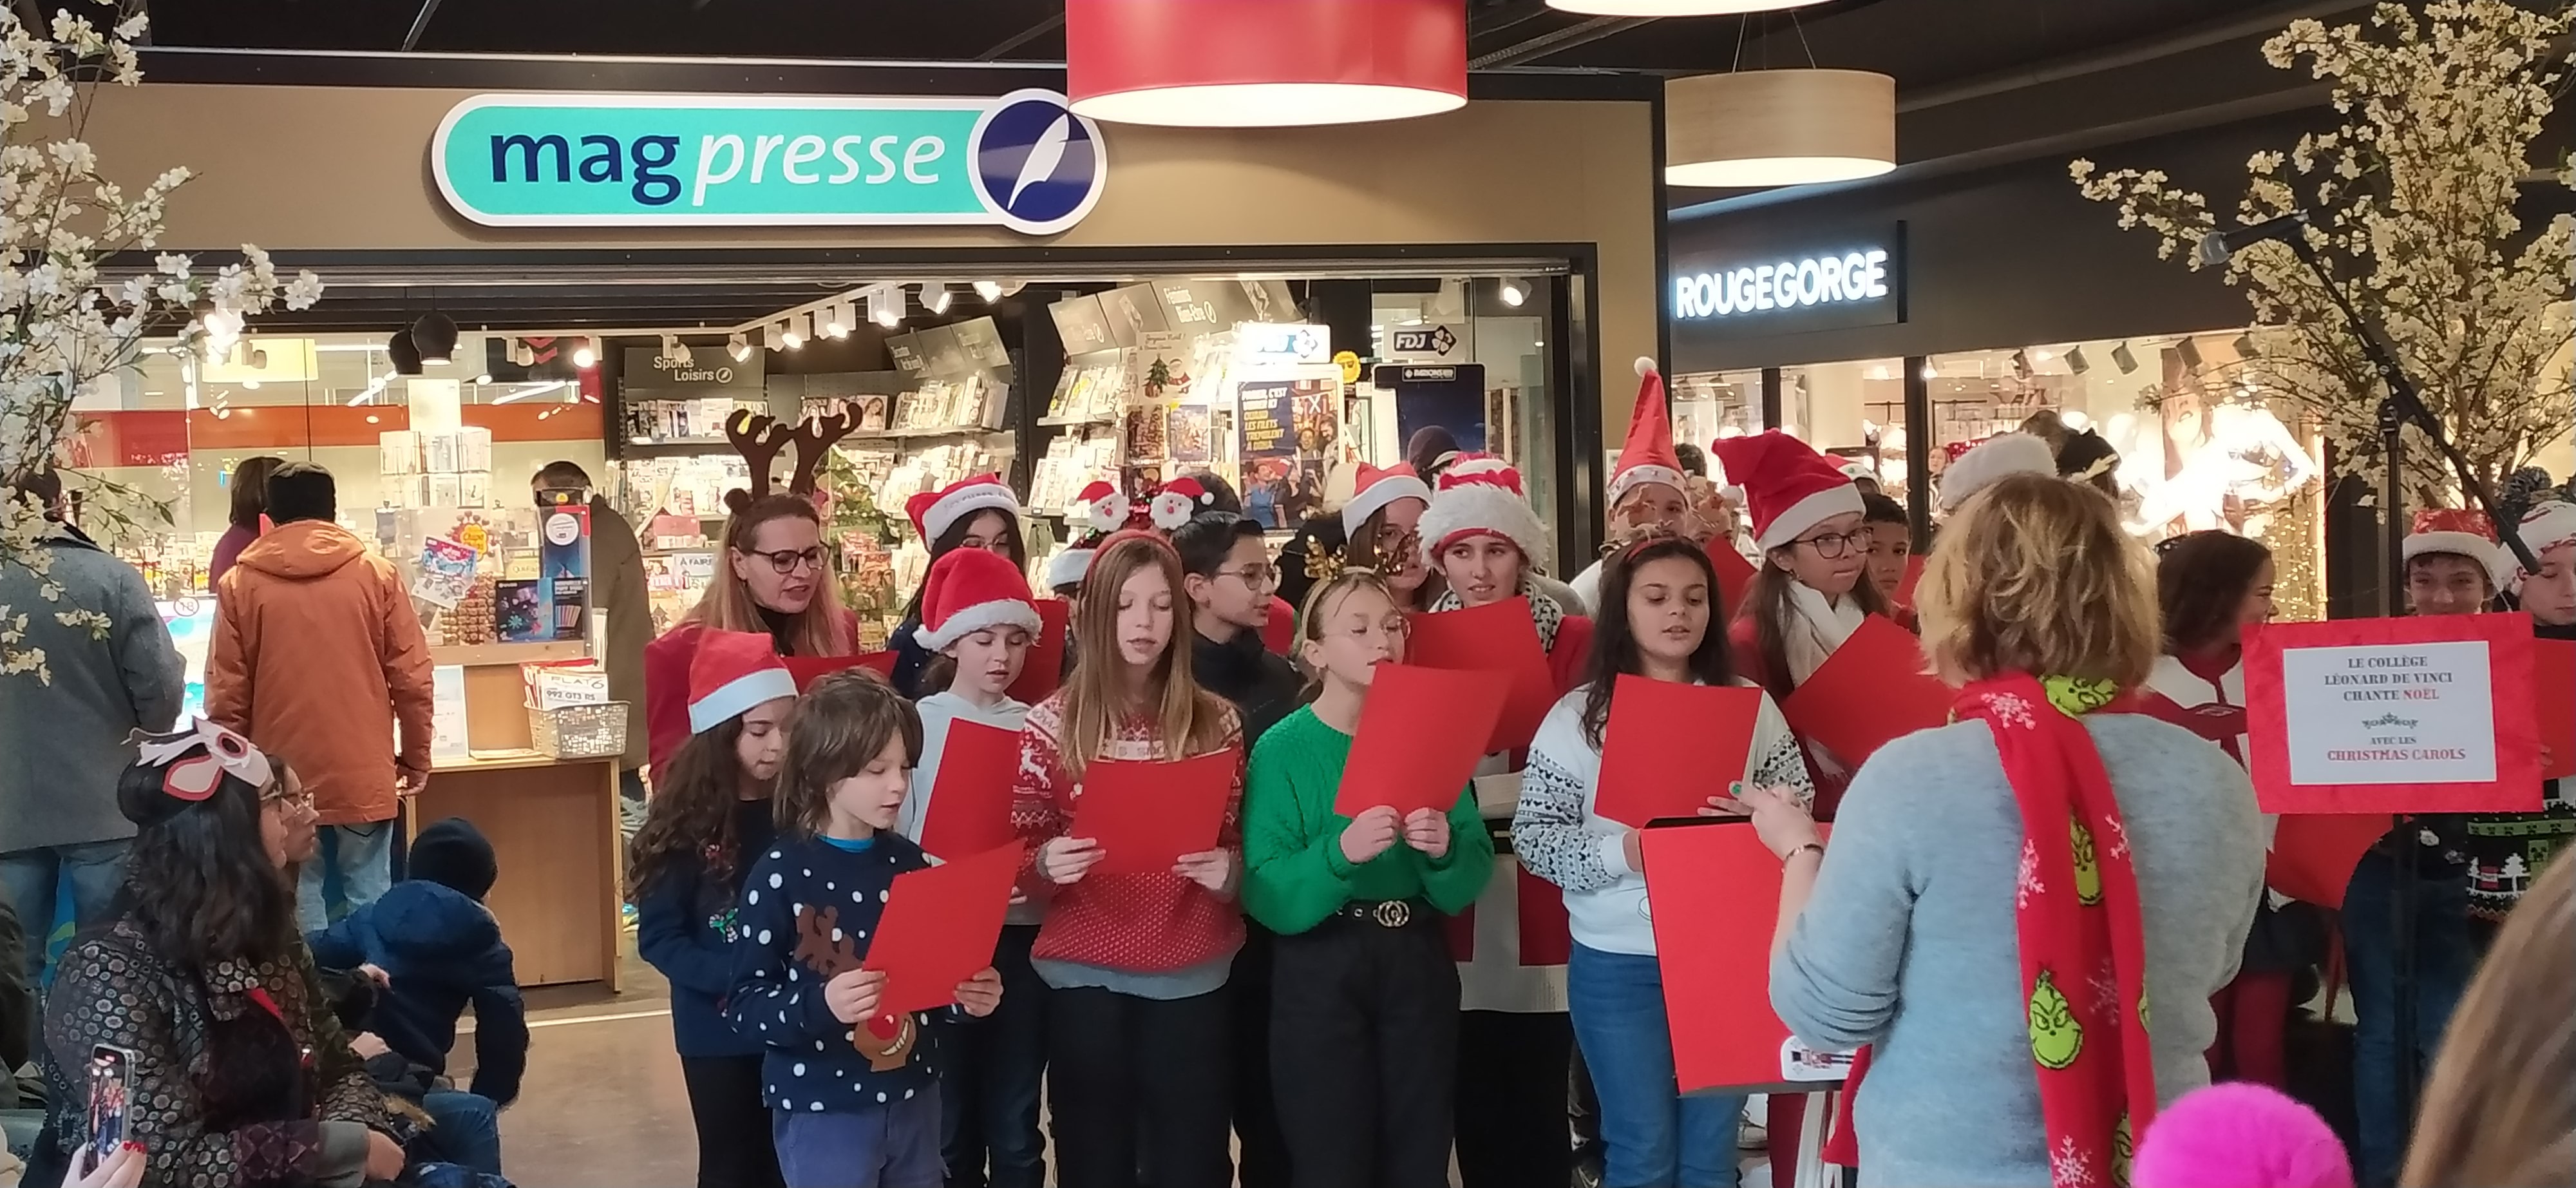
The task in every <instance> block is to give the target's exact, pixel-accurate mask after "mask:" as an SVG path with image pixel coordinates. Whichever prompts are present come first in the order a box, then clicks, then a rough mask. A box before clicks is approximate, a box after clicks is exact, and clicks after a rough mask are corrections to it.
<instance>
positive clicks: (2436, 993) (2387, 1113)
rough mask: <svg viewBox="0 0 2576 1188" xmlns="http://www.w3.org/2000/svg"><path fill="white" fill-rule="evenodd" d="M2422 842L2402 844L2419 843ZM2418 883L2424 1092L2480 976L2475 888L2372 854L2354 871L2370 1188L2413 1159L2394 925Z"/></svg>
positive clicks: (2364, 1143) (2358, 1052)
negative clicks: (2458, 1010)
mask: <svg viewBox="0 0 2576 1188" xmlns="http://www.w3.org/2000/svg"><path fill="white" fill-rule="evenodd" d="M2413 840H2414V839H2413V837H2412V836H2411V835H2410V836H2407V837H2404V838H2402V839H2401V841H2403V842H2406V843H2412V842H2413ZM2400 878H2415V879H2416V880H2417V882H2416V900H2415V904H2416V916H2415V1036H2414V1044H2415V1050H2416V1051H2417V1052H2418V1053H2420V1054H2421V1055H2420V1057H2419V1062H2418V1063H2417V1064H2416V1066H2415V1067H2416V1076H2417V1085H2418V1089H2419V1090H2420V1088H2421V1085H2422V1078H2423V1076H2424V1075H2425V1074H2427V1073H2430V1072H2431V1071H2432V1069H2433V1054H2434V1051H2435V1049H2436V1048H2438V1047H2439V1046H2440V1044H2441V1040H2442V1029H2443V1028H2444V1027H2446V1026H2448V1025H2449V1024H2450V1021H2451V1011H2452V1009H2453V1008H2455V1007H2457V1006H2458V1005H2459V1004H2460V994H2461V992H2462V991H2463V990H2465V989H2467V988H2468V984H2469V975H2470V974H2471V973H2474V972H2475V971H2476V970H2477V964H2478V954H2477V946H2476V943H2475V941H2474V939H2473V938H2472V936H2471V934H2470V929H2469V900H2468V895H2469V887H2468V881H2467V879H2466V878H2465V877H2464V876H2461V875H2452V876H2450V877H2447V878H2422V877H2421V876H2415V875H2409V874H2406V873H2404V872H2401V871H2400V870H2399V869H2398V867H2397V862H2396V860H2395V859H2392V858H2390V857H2389V856H2388V855H2386V854H2384V853H2381V852H2379V851H2377V850H2373V851H2371V852H2370V853H2367V854H2364V855H2362V859H2361V862H2360V864H2359V865H2357V866H2355V867H2354V868H2353V872H2352V883H2351V885H2350V886H2349V887H2347V888H2346V889H2345V890H2344V898H2343V944H2344V955H2345V961H2346V963H2347V964H2348V965H2349V966H2350V973H2351V977H2352V1013H2353V1017H2354V1020H2355V1023H2356V1026H2355V1028H2354V1030H2353V1053H2352V1096H2353V1110H2354V1113H2355V1115H2356V1116H2357V1117H2356V1120H2357V1121H2358V1123H2359V1127H2360V1135H2359V1137H2358V1140H2357V1142H2356V1143H2355V1147H2356V1150H2355V1151H2354V1156H2355V1159H2354V1162H2355V1164H2356V1165H2357V1166H2356V1167H2355V1168H2354V1171H2355V1172H2356V1173H2357V1176H2358V1179H2359V1181H2360V1183H2361V1184H2362V1185H2363V1186H2364V1188H2378V1186H2384V1185H2387V1184H2392V1183H2395V1182H2396V1180H2397V1169H2398V1165H2399V1162H2400V1161H2401V1160H2402V1159H2403V1158H2404V1157H2405V1153H2406V1142H2407V1135H2408V1128H2409V1119H2408V1118H2407V1117H2406V1114H2405V1111H2404V1109H2403V1107H2402V1106H2401V1105H2400V1099H2401V1098H2402V1097H2403V1096H2404V1094H2402V1093H2401V1092H2400V1091H2399V1086H2398V1083H2397V1063H2398V1061H2397V1054H2398V1049H2397V1045H2398V1043H2399V1039H2398V1032H2399V1025H2398V1018H2397V979H2398V977H2399V976H2400V971H2399V969H2398V960H2397V938H2396V935H2395V932H2396V929H2395V927H2394V925H2393V923H2392V921H2393V919H2394V912H2395V907H2394V905H2395V903H2396V895H2397V880H2398V879H2400Z"/></svg>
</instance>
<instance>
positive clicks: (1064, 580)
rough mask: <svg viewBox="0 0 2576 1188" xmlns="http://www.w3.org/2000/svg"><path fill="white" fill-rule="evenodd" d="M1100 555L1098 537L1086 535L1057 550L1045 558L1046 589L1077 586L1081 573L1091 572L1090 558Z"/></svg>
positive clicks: (1080, 579) (1079, 583)
mask: <svg viewBox="0 0 2576 1188" xmlns="http://www.w3.org/2000/svg"><path fill="white" fill-rule="evenodd" d="M1099 555H1100V537H1098V536H1096V535H1095V536H1086V537H1083V538H1082V539H1080V540H1077V541H1075V542H1073V543H1072V544H1069V545H1066V546H1065V547H1064V548H1062V549H1060V550H1058V551H1057V552H1056V555H1055V556H1052V557H1049V558H1047V568H1046V581H1047V589H1050V590H1055V589H1061V588H1063V587H1065V586H1079V585H1081V584H1082V575H1084V574H1086V573H1089V572H1091V559H1092V558H1093V557H1097V556H1099Z"/></svg>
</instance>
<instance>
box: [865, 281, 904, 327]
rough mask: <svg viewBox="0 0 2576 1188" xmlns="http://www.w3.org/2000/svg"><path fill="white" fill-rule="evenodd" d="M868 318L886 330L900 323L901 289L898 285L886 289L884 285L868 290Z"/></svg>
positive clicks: (901, 307)
mask: <svg viewBox="0 0 2576 1188" xmlns="http://www.w3.org/2000/svg"><path fill="white" fill-rule="evenodd" d="M868 320H869V321H871V322H875V323H876V324H877V325H880V326H883V327H885V328H886V329H888V330H892V329H894V328H895V327H897V326H900V325H902V324H903V290H902V289H901V288H899V287H898V288H895V289H893V290H892V291H888V290H887V288H886V287H884V286H879V287H878V288H875V289H872V290H869V292H868Z"/></svg>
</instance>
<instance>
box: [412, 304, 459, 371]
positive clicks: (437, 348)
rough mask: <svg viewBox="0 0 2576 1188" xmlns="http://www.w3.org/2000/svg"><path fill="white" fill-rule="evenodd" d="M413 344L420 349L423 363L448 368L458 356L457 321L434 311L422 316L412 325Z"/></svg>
mask: <svg viewBox="0 0 2576 1188" xmlns="http://www.w3.org/2000/svg"><path fill="white" fill-rule="evenodd" d="M411 344H412V345H413V346H416V347H419V348H420V361H421V362H423V363H427V364H429V365H430V366H432V367H445V366H447V365H448V364H449V363H450V362H452V361H453V360H454V359H455V356H456V319H454V318H451V317H448V316H447V315H446V314H443V313H440V312H438V311H437V310H434V309H433V310H431V311H429V312H428V313H425V314H422V315H420V319H419V320H418V321H415V322H413V323H412V324H411Z"/></svg>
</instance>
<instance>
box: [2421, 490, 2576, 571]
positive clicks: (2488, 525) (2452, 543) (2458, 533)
mask: <svg viewBox="0 0 2576 1188" xmlns="http://www.w3.org/2000/svg"><path fill="white" fill-rule="evenodd" d="M2548 508H2558V513H2561V518H2576V508H2568V505H2566V503H2537V505H2532V513H2530V515H2543V510H2548ZM2530 515H2527V518H2524V521H2522V526H2524V528H2522V539H2524V544H2530V546H2532V551H2540V541H2537V539H2535V536H2532V533H2530V531H2532V518H2530ZM2398 554H2401V559H2403V562H2409V564H2414V559H2416V557H2439V554H2452V557H2468V559H2470V562H2478V567H2481V570H2486V580H2488V582H2496V590H2504V588H2512V585H2522V582H2519V567H2517V564H2514V554H2509V551H2504V546H2501V544H2496V523H2494V521H2488V518H2486V513H2473V510H2460V508H2424V510H2419V513H2416V518H2414V526H2409V531H2406V544H2403V546H2401V549H2398Z"/></svg>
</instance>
